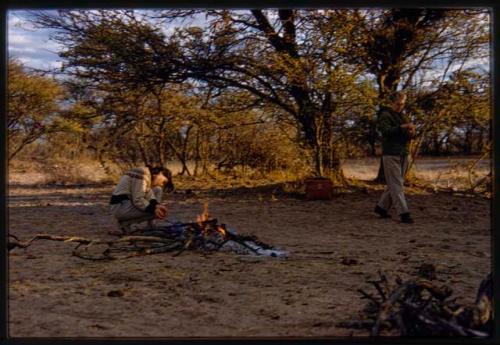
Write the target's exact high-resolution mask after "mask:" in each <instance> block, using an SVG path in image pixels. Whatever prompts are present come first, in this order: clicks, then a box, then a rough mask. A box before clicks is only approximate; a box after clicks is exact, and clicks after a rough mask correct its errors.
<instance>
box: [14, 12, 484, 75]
mask: <svg viewBox="0 0 500 345" xmlns="http://www.w3.org/2000/svg"><path fill="white" fill-rule="evenodd" d="M7 16H8V17H7V18H8V37H7V42H8V43H7V44H8V53H9V57H15V58H16V59H18V60H19V61H21V62H22V63H23V64H24V65H25V66H27V67H31V68H35V69H43V70H48V69H55V68H58V67H60V66H61V64H62V59H61V58H60V57H59V56H58V55H57V52H58V50H60V46H59V45H58V44H57V43H55V42H54V41H51V40H50V38H49V35H50V30H48V29H38V28H34V27H33V25H32V24H31V23H30V22H29V21H27V20H26V18H27V12H26V11H22V10H18V11H9V12H8V14H7ZM204 21H205V18H204V16H200V17H198V18H195V19H194V21H191V22H189V23H186V24H188V25H193V26H201V27H202V26H203V25H204ZM171 29H172V27H167V28H165V31H170V30H171ZM469 64H471V65H480V66H481V67H483V68H485V69H489V61H488V59H483V60H482V61H471V62H469ZM434 72H435V73H440V71H434Z"/></svg>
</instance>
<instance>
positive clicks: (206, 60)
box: [37, 9, 358, 181]
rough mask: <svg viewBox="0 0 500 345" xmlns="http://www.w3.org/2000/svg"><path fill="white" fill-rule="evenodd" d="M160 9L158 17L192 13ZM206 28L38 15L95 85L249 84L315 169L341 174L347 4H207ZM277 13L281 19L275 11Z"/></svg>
mask: <svg viewBox="0 0 500 345" xmlns="http://www.w3.org/2000/svg"><path fill="white" fill-rule="evenodd" d="M193 13H194V12H193V11H190V12H188V13H186V12H183V11H161V12H159V13H157V14H156V18H161V19H165V18H166V19H169V18H178V17H179V16H188V15H192V14H193ZM207 14H208V16H209V18H210V21H209V25H208V27H207V28H206V29H205V30H202V29H199V28H195V27H191V28H187V29H185V30H181V29H178V30H177V31H176V32H175V33H174V34H173V35H172V36H170V37H168V38H167V37H166V36H165V35H164V34H163V33H162V32H161V30H160V28H161V27H160V26H159V25H157V26H154V24H153V22H152V21H149V22H148V21H146V20H141V19H140V18H138V15H136V14H135V13H134V12H133V11H122V12H120V11H112V12H109V11H106V12H104V11H98V12H92V13H89V12H84V11H60V12H59V14H58V16H52V15H49V14H38V16H37V22H38V24H39V25H42V26H43V27H47V28H52V29H56V30H57V34H56V35H55V36H54V39H56V40H60V41H64V44H65V47H66V49H65V51H64V52H62V54H61V56H63V57H65V58H66V59H67V62H66V63H65V69H66V71H71V72H72V73H73V74H74V75H76V76H78V77H79V78H86V79H88V80H93V81H95V82H98V81H100V80H104V79H105V80H111V81H113V82H120V83H124V82H126V83H128V84H131V85H141V86H145V87H152V86H153V85H157V84H164V83H169V82H176V83H177V82H180V81H184V80H186V79H192V80H196V81H198V82H200V83H204V84H205V85H210V86H212V87H215V88H219V89H240V90H246V91H248V92H250V93H251V94H253V95H255V96H256V97H257V98H258V101H260V102H266V103H268V104H273V105H274V106H276V107H279V108H280V109H281V110H282V111H283V112H284V113H286V114H287V115H288V116H289V117H290V118H292V119H293V120H294V121H295V123H296V125H297V127H298V129H300V132H301V133H302V134H301V140H302V141H303V142H304V144H305V145H306V146H307V147H308V148H309V151H310V152H311V156H312V170H313V171H314V173H315V174H317V175H323V174H329V175H331V176H332V177H333V178H335V179H336V180H339V181H340V180H342V179H343V174H342V170H341V167H340V154H339V152H337V150H336V147H335V144H334V133H333V127H334V125H335V117H336V114H337V113H338V111H339V110H341V109H342V107H344V106H346V104H345V101H344V99H345V98H346V95H348V94H349V92H350V91H351V90H352V88H354V87H355V81H356V76H357V74H358V71H357V69H356V66H353V65H348V64H346V63H344V61H343V60H342V59H341V57H340V54H339V50H342V49H345V45H346V44H347V41H346V39H345V34H346V32H345V25H346V22H345V19H346V18H345V12H344V11H323V12H322V11H298V10H285V9H281V10H278V11H263V10H251V11H244V12H242V11H226V10H223V11H208V12H207ZM273 16H275V17H274V18H273Z"/></svg>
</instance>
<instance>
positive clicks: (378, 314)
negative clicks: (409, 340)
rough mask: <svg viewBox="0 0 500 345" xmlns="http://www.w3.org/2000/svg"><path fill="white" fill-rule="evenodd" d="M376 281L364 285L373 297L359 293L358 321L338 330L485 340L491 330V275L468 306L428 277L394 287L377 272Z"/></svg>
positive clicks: (361, 291) (346, 324)
mask: <svg viewBox="0 0 500 345" xmlns="http://www.w3.org/2000/svg"><path fill="white" fill-rule="evenodd" d="M379 276H380V279H379V280H377V281H368V283H369V284H371V286H373V288H374V289H375V291H374V292H373V293H368V292H365V291H364V290H362V289H359V290H358V292H359V293H360V294H361V298H362V299H367V300H368V303H367V305H366V306H365V308H364V309H363V312H362V314H363V315H362V319H361V320H354V321H352V320H351V321H343V322H340V323H338V324H337V325H338V326H339V327H344V328H358V329H367V330H369V331H370V335H371V336H379V335H381V333H382V332H383V331H385V332H386V333H384V334H391V335H399V336H429V337H435V336H470V337H488V336H490V335H491V334H492V329H493V302H492V296H493V280H492V275H491V273H490V274H489V275H488V276H487V277H486V278H485V279H484V280H483V281H482V282H481V284H480V286H479V289H478V291H477V295H476V301H475V303H474V304H472V305H460V304H458V303H457V299H458V298H456V297H455V298H452V293H453V292H452V289H451V288H450V287H448V286H446V285H441V286H438V285H437V284H435V283H433V282H432V281H431V279H432V277H429V278H431V279H428V278H423V277H419V278H416V279H414V280H409V281H406V282H403V281H402V280H401V279H400V278H397V279H396V282H395V285H394V284H392V286H391V284H390V283H389V281H388V279H387V278H386V276H385V275H384V274H383V273H381V272H379Z"/></svg>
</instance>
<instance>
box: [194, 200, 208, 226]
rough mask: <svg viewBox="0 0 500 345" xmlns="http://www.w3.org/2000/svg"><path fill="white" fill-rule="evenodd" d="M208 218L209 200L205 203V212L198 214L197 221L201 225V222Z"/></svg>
mask: <svg viewBox="0 0 500 345" xmlns="http://www.w3.org/2000/svg"><path fill="white" fill-rule="evenodd" d="M207 220H208V202H205V204H204V205H203V213H202V214H200V215H198V216H196V221H197V222H198V223H199V224H200V225H201V223H203V222H205V221H207Z"/></svg>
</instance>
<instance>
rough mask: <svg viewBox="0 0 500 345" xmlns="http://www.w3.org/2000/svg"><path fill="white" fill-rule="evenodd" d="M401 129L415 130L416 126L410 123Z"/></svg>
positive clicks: (403, 125) (404, 124)
mask: <svg viewBox="0 0 500 345" xmlns="http://www.w3.org/2000/svg"><path fill="white" fill-rule="evenodd" d="M400 127H401V128H403V129H411V128H413V129H415V125H414V124H413V123H411V122H410V123H403V124H402V125H401V126H400Z"/></svg>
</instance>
